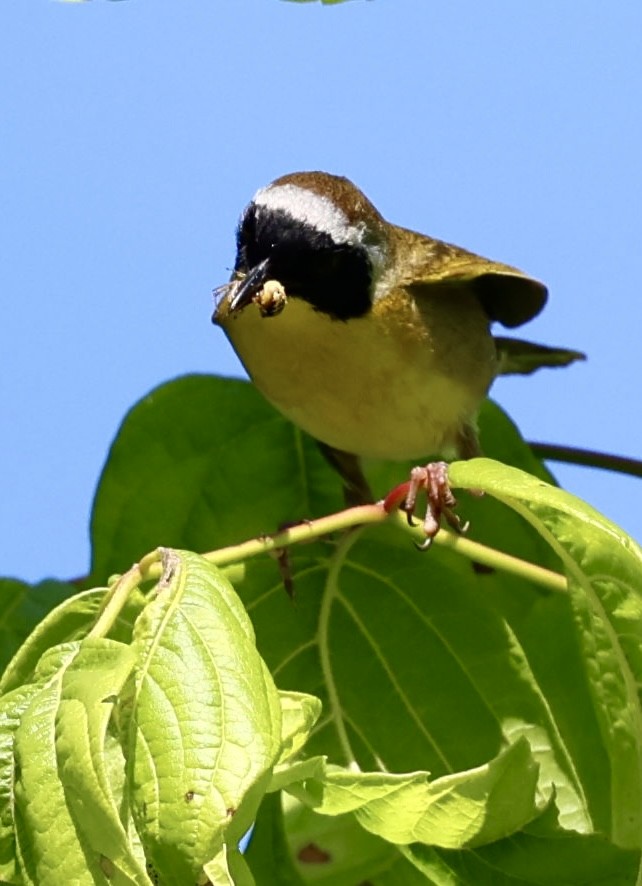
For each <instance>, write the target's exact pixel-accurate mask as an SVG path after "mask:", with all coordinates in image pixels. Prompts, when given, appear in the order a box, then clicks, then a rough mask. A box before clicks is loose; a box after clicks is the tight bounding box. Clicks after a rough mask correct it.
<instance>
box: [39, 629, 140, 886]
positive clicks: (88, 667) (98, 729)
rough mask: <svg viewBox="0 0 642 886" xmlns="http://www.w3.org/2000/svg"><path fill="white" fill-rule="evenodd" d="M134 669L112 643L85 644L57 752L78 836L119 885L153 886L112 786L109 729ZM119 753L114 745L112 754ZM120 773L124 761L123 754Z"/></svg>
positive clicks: (67, 680)
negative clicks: (134, 845) (117, 875)
mask: <svg viewBox="0 0 642 886" xmlns="http://www.w3.org/2000/svg"><path fill="white" fill-rule="evenodd" d="M133 665H134V654H133V652H132V651H131V649H129V648H128V647H127V646H125V645H123V644H122V643H116V642H115V641H113V640H105V639H100V640H93V639H88V640H85V641H84V642H83V643H82V644H81V646H80V649H79V651H78V655H77V656H76V657H75V658H74V660H73V661H72V662H71V664H70V665H69V666H68V667H67V669H66V671H65V673H64V675H63V678H62V690H61V697H60V703H59V706H58V712H57V715H56V753H57V759H58V766H59V777H60V780H61V782H62V784H63V787H64V792H65V798H66V801H67V805H68V807H69V810H70V812H71V815H72V816H73V819H74V821H75V823H76V828H77V830H78V832H79V833H82V834H83V836H84V837H85V838H86V839H87V842H88V843H89V845H90V846H91V848H92V850H93V851H94V853H95V854H96V856H97V857H98V858H100V859H101V866H102V868H103V869H104V870H109V871H110V872H111V871H113V872H112V873H111V877H112V878H113V877H114V875H115V872H116V871H118V872H119V873H120V877H119V882H120V883H122V884H123V886H125V884H131V886H151V880H150V879H149V877H148V876H147V874H146V872H145V869H144V861H143V862H141V859H139V858H137V857H136V856H135V854H134V853H133V851H132V846H131V843H130V840H129V836H128V834H127V831H126V829H125V827H124V826H123V824H122V822H121V820H120V813H119V809H118V805H117V798H116V796H115V790H116V785H114V784H112V783H111V778H113V771H112V770H113V766H110V765H109V763H108V760H107V750H106V742H107V727H108V725H109V721H110V718H111V716H112V712H113V708H114V704H115V702H116V700H117V696H118V693H119V692H120V691H121V690H122V687H123V684H124V683H125V680H126V679H127V677H128V675H129V673H130V671H131V669H132V667H133ZM114 750H115V748H114V746H113V745H112V752H113V751H114ZM118 752H119V757H120V759H119V760H118V761H117V764H118V763H119V764H120V766H119V768H123V769H124V758H123V756H122V752H121V751H120V749H118Z"/></svg>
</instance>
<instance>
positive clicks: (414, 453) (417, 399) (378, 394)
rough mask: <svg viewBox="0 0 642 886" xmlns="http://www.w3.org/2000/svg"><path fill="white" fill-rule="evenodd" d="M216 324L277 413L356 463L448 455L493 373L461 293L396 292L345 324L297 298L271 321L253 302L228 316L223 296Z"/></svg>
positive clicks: (487, 343) (476, 310)
mask: <svg viewBox="0 0 642 886" xmlns="http://www.w3.org/2000/svg"><path fill="white" fill-rule="evenodd" d="M216 321H217V322H218V323H219V324H220V325H221V326H222V327H223V329H224V330H225V333H226V334H227V336H228V338H229V339H230V341H231V343H232V345H233V346H234V349H235V350H236V352H237V354H238V355H239V357H240V359H241V361H242V363H243V365H244V366H245V368H246V370H247V372H248V374H249V375H250V377H251V378H252V380H253V381H254V383H255V385H256V386H257V388H258V389H259V390H260V391H261V392H262V393H263V394H264V396H265V397H266V398H267V399H268V400H269V401H270V402H271V403H273V405H274V406H275V407H276V408H277V409H279V410H280V411H281V412H282V413H283V414H284V415H285V416H287V418H289V419H291V421H293V422H294V423H295V424H296V425H298V426H299V427H301V428H303V430H305V431H307V432H308V433H309V434H311V435H312V436H313V437H316V438H317V439H318V440H321V441H323V442H324V443H327V444H329V445H330V446H334V447H336V448H338V449H343V450H345V451H346V452H352V453H354V454H356V455H360V456H364V457H373V458H386V459H393V460H401V459H406V458H421V457H425V456H428V455H431V454H437V453H440V454H444V455H448V454H449V450H451V449H452V447H453V446H454V444H455V442H456V438H457V435H458V432H459V431H460V429H461V428H462V427H463V426H464V425H466V424H468V423H470V422H472V421H474V416H475V413H476V411H477V409H478V407H479V404H480V402H481V400H482V399H483V398H484V396H485V395H486V392H487V390H488V388H489V386H490V383H491V381H492V379H493V377H494V373H495V348H494V344H493V341H492V338H491V336H490V333H489V329H488V325H489V324H488V318H487V317H486V315H485V314H484V312H483V310H482V308H481V306H480V305H479V304H478V302H477V300H476V299H475V298H474V297H473V296H470V295H468V294H466V293H465V292H461V293H458V294H457V295H456V297H455V298H451V299H449V298H445V297H444V296H443V294H442V295H440V296H438V297H435V298H426V299H422V300H421V302H420V303H417V302H415V301H413V300H410V299H409V298H407V296H406V295H405V294H404V293H403V292H399V293H397V294H396V295H395V294H392V295H390V296H387V297H385V298H381V299H378V300H377V301H376V302H375V305H374V307H373V309H372V311H371V313H369V314H368V315H367V316H365V317H361V318H357V319H350V320H348V321H345V322H344V321H340V320H333V319H331V318H330V317H328V316H327V315H325V314H323V313H321V312H319V311H314V310H313V308H311V307H310V305H308V304H307V303H306V302H304V301H302V300H301V299H298V298H290V299H289V301H288V303H287V305H286V306H285V308H284V310H283V311H282V312H281V313H280V314H278V315H277V316H274V317H263V316H261V313H260V311H259V309H258V307H257V306H256V305H249V306H248V307H247V308H245V309H244V310H243V311H241V312H240V313H238V314H234V315H230V314H229V312H228V311H227V305H226V302H225V300H224V301H223V303H222V304H221V305H220V307H219V309H218V312H217V316H216Z"/></svg>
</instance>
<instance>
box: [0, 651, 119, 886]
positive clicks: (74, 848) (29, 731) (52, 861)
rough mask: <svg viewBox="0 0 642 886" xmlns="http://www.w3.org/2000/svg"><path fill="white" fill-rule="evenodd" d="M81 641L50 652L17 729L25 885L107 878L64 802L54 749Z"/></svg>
mask: <svg viewBox="0 0 642 886" xmlns="http://www.w3.org/2000/svg"><path fill="white" fill-rule="evenodd" d="M77 651H78V644H66V645H63V646H61V647H57V648H54V649H52V650H50V651H49V652H48V653H47V654H46V655H45V656H44V657H43V659H42V660H41V662H40V664H39V667H38V670H37V672H36V678H37V679H40V680H43V681H45V682H44V685H42V686H41V687H40V688H39V690H38V692H37V693H36V694H35V695H34V697H33V698H32V700H31V702H30V704H29V705H28V707H27V708H26V710H25V711H24V712H23V714H22V716H21V718H20V724H19V725H18V727H17V729H16V732H15V766H16V774H15V822H16V839H17V855H18V862H19V866H20V873H21V875H22V877H23V879H24V881H25V882H26V883H29V884H37V886H59V884H61V883H78V884H79V886H83V884H94V883H102V882H105V881H106V877H105V873H104V871H103V869H102V868H101V865H100V859H99V857H98V856H97V855H96V854H94V853H93V852H92V850H91V847H90V846H89V844H88V842H87V841H86V840H85V839H84V838H83V836H82V834H80V833H78V832H77V830H76V826H75V822H74V820H73V818H72V816H71V814H70V811H69V808H68V806H67V803H66V799H65V793H64V789H63V786H62V784H61V781H60V775H59V770H58V761H57V758H56V749H55V720H56V712H57V709H58V704H59V701H60V694H61V684H62V678H63V675H64V672H65V669H66V668H67V667H68V666H69V664H70V663H71V660H72V659H73V657H74V656H75V655H76V654H77Z"/></svg>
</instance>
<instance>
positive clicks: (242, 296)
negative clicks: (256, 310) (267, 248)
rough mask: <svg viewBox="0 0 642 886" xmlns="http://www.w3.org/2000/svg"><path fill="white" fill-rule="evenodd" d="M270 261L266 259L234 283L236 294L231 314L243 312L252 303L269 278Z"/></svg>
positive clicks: (233, 294) (230, 302)
mask: <svg viewBox="0 0 642 886" xmlns="http://www.w3.org/2000/svg"><path fill="white" fill-rule="evenodd" d="M268 264H269V259H267V258H264V259H263V261H261V262H259V263H258V265H255V266H254V267H253V268H252V270H251V271H249V273H248V274H246V276H245V277H243V279H242V280H237V281H236V282H235V283H232V286H234V292H233V293H232V297H231V298H230V301H229V305H228V309H229V312H230V314H235V313H236V312H237V311H242V310H243V308H246V307H247V306H248V305H249V304H250V303H251V302H252V299H253V298H254V296H255V295H256V293H257V292H258V291H259V290H260V289H261V287H262V286H263V284H264V283H265V281H266V280H267V276H268Z"/></svg>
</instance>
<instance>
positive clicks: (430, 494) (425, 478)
mask: <svg viewBox="0 0 642 886" xmlns="http://www.w3.org/2000/svg"><path fill="white" fill-rule="evenodd" d="M422 490H425V492H426V496H427V498H428V506H427V508H426V515H425V517H424V520H423V529H424V532H425V534H426V539H425V541H424V542H423V543H422V544H420V545H418V546H417V547H419V548H420V550H422V551H425V550H426V549H427V548H429V547H430V544H431V542H432V540H433V538H434V537H435V536H436V535H437V533H438V532H439V528H440V525H441V518H442V517H443V518H444V519H445V520H446V522H447V523H448V524H449V525H450V526H452V528H453V529H454V530H455V531H456V532H459V533H460V534H461V533H464V532H466V530H467V529H468V523H462V522H461V520H460V519H459V517H458V516H457V514H456V513H455V511H454V509H455V507H456V506H457V501H456V499H455V496H454V495H453V492H452V489H451V488H450V484H449V482H448V465H447V464H446V462H444V461H433V462H430V463H429V464H427V465H425V466H423V467H416V468H413V469H412V471H411V472H410V480H409V481H407V482H406V483H402V484H401V485H400V486H397V487H396V488H395V489H393V490H392V492H390V493H389V494H388V496H387V497H386V499H385V500H384V503H383V506H384V509H385V510H386V511H388V512H390V511H392V510H394V509H395V508H396V507H400V508H401V509H402V510H403V511H405V513H406V517H407V519H408V523H409V524H410V526H413V525H414V522H413V518H414V514H415V508H416V504H417V496H418V494H419V493H420V492H421V491H422Z"/></svg>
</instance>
